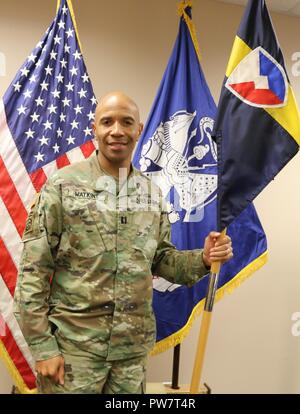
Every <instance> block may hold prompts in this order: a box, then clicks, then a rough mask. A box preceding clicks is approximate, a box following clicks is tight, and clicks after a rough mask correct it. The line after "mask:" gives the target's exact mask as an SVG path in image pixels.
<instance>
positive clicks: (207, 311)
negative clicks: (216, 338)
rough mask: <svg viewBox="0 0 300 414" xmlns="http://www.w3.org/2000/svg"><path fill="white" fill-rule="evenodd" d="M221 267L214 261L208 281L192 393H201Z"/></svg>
mask: <svg viewBox="0 0 300 414" xmlns="http://www.w3.org/2000/svg"><path fill="white" fill-rule="evenodd" d="M225 234H226V229H225V230H223V231H222V233H221V235H220V238H222V237H224V236H225ZM220 269H221V262H213V263H212V266H211V270H210V275H209V281H208V290H207V294H206V299H205V306H204V311H203V316H202V323H201V328H200V332H199V338H198V345H197V350H196V356H195V363H194V369H193V375H192V380H191V386H190V393H191V394H198V393H199V386H200V379H201V374H202V368H203V362H204V355H205V349H206V344H207V339H208V333H209V327H210V321H211V317H212V310H213V306H214V300H215V295H216V291H217V286H218V279H219V273H220Z"/></svg>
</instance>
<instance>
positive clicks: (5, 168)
mask: <svg viewBox="0 0 300 414" xmlns="http://www.w3.org/2000/svg"><path fill="white" fill-rule="evenodd" d="M71 7H72V5H71V2H70V0H62V1H61V4H60V7H59V9H58V12H57V14H56V17H55V19H54V20H53V22H52V24H51V25H50V27H49V28H48V29H47V31H46V33H45V35H44V36H43V38H42V39H41V41H40V42H39V43H38V44H37V45H36V47H35V48H34V49H33V51H32V52H31V54H30V55H29V56H28V58H27V59H26V61H25V63H24V64H23V66H22V67H21V69H20V70H19V71H18V73H17V75H16V77H15V79H14V80H13V82H12V83H11V85H10V86H9V88H8V90H7V91H6V93H5V95H4V97H3V99H2V100H1V101H0V106H1V108H0V196H1V198H0V223H1V224H0V319H2V325H4V328H5V329H3V327H2V329H1V332H0V354H1V355H2V356H3V357H4V360H5V362H6V364H7V366H8V368H9V371H10V373H11V375H12V377H13V379H14V381H15V383H16V385H17V386H18V388H19V390H20V391H21V392H33V391H34V389H35V374H34V361H33V359H32V356H31V354H30V351H29V348H28V346H27V344H26V342H25V339H24V337H23V335H22V333H21V331H20V329H19V326H18V324H17V321H16V319H15V317H14V315H13V295H14V289H15V285H16V277H17V267H18V263H19V259H20V255H21V251H22V242H21V237H22V234H23V230H24V227H25V221H26V217H27V214H28V211H29V209H30V205H31V203H32V201H33V199H34V198H35V195H36V193H37V192H39V191H40V189H41V187H42V185H43V184H44V183H45V181H46V180H47V177H49V176H50V175H51V174H52V173H53V172H54V171H55V170H56V169H58V168H61V167H64V166H66V165H68V164H71V163H73V162H75V161H80V160H82V159H84V158H86V157H88V156H89V155H90V154H91V153H92V152H93V151H94V149H95V146H94V144H93V141H92V138H93V133H92V128H91V122H92V120H93V118H94V111H95V107H96V98H95V96H94V93H93V89H92V85H91V82H90V79H89V76H88V73H87V70H86V67H85V64H84V61H83V57H82V54H81V49H80V45H79V41H78V38H77V34H76V30H75V28H76V25H75V22H74V21H73V19H72V15H73V11H72V9H71ZM71 12H72V15H71ZM73 16H74V15H73Z"/></svg>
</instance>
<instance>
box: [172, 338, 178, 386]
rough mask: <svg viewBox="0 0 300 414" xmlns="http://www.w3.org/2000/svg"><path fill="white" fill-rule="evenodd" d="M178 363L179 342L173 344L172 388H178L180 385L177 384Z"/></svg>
mask: <svg viewBox="0 0 300 414" xmlns="http://www.w3.org/2000/svg"><path fill="white" fill-rule="evenodd" d="M179 364H180V344H177V345H175V347H174V351H173V370H172V385H171V388H172V389H173V390H178V389H179V388H180V387H179V385H178V379H179Z"/></svg>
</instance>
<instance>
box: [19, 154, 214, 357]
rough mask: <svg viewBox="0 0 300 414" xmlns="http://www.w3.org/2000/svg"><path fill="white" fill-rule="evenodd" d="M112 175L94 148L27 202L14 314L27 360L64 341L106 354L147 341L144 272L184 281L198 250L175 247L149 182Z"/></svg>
mask: <svg viewBox="0 0 300 414" xmlns="http://www.w3.org/2000/svg"><path fill="white" fill-rule="evenodd" d="M120 187H121V189H120V191H119V192H118V191H116V180H115V179H113V178H112V177H110V176H107V175H106V174H105V172H104V171H103V170H102V169H101V168H100V165H99V163H98V158H97V155H96V154H94V155H92V156H91V157H90V158H89V159H87V160H85V161H82V162H79V163H77V164H74V165H71V166H68V167H65V168H63V169H61V170H59V171H57V172H56V173H55V174H54V175H53V176H52V177H51V179H49V180H48V181H47V183H46V184H45V185H44V187H43V189H42V191H41V192H40V193H39V195H38V198H37V200H36V202H35V204H34V205H33V206H32V208H31V211H30V214H29V216H28V219H27V224H26V229H25V232H24V235H23V243H24V248H23V253H22V257H21V262H20V268H19V275H18V282H17V289H16V294H15V315H16V317H17V319H18V321H19V324H20V327H21V329H22V332H23V334H24V336H25V339H26V340H27V342H28V344H29V346H30V349H31V351H32V354H33V356H34V357H35V359H36V360H44V359H48V358H51V357H54V356H56V355H59V354H60V350H59V342H60V341H69V342H71V343H73V344H75V345H76V346H78V347H81V348H82V347H83V348H84V349H85V350H90V351H91V352H92V353H95V354H96V355H99V356H102V357H105V358H106V359H107V360H118V359H124V358H131V357H134V356H138V355H143V354H144V355H145V354H146V353H147V352H148V351H149V350H150V349H151V348H152V346H153V345H154V343H155V319H154V315H153V310H152V274H155V275H159V276H161V277H163V278H165V279H167V280H168V281H170V282H173V283H179V284H186V285H192V284H194V283H195V282H196V281H197V280H199V279H200V278H201V277H202V276H203V275H205V274H206V273H207V269H206V267H205V265H204V264H203V260H202V250H193V251H177V250H176V249H175V247H174V246H173V245H172V244H171V243H170V224H169V220H168V213H167V211H165V209H164V207H163V200H162V196H161V194H160V191H159V189H158V187H157V186H155V185H153V183H152V182H151V180H149V179H148V178H147V177H145V176H143V175H142V174H141V173H140V172H139V171H138V170H135V169H133V170H132V172H131V174H130V175H129V177H128V180H125V182H124V184H123V185H122V186H120Z"/></svg>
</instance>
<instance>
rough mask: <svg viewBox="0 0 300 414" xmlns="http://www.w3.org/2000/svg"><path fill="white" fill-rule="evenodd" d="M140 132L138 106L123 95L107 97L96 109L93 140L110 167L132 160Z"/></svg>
mask: <svg viewBox="0 0 300 414" xmlns="http://www.w3.org/2000/svg"><path fill="white" fill-rule="evenodd" d="M142 129H143V125H142V124H141V123H140V121H139V112H138V109H137V107H136V106H135V105H134V103H132V102H131V101H130V100H129V99H128V98H127V97H125V96H122V95H121V96H118V95H116V96H114V95H113V96H110V97H109V98H107V99H104V100H103V101H102V102H100V104H99V106H98V107H97V110H96V117H95V124H94V132H95V137H96V139H97V141H98V145H99V151H100V153H101V156H103V157H105V158H106V160H108V161H109V162H111V163H112V164H122V163H123V162H124V161H125V162H126V161H129V160H131V156H132V152H133V150H134V148H135V144H136V142H137V140H138V138H139V136H140V134H141V132H142Z"/></svg>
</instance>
